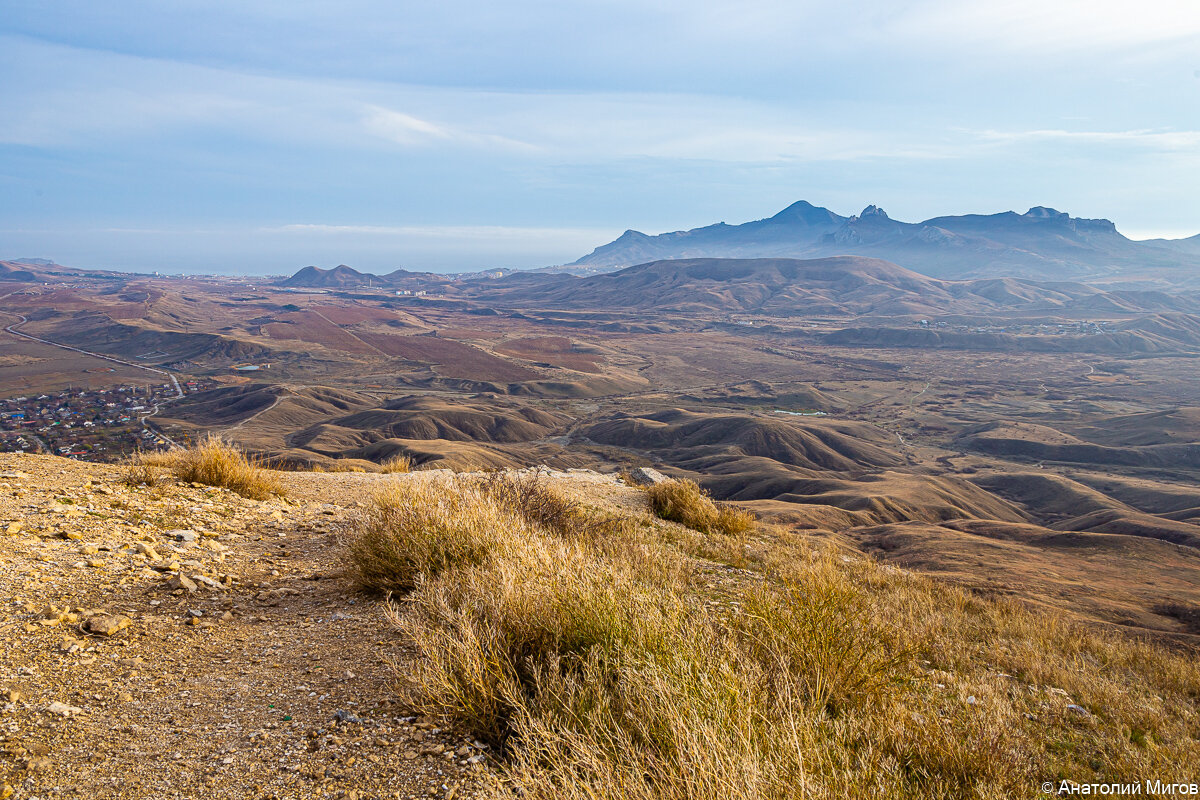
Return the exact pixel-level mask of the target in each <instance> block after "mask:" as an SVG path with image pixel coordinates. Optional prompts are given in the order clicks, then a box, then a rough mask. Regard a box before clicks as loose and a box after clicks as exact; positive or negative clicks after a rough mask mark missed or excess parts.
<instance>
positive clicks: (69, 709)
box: [46, 700, 83, 717]
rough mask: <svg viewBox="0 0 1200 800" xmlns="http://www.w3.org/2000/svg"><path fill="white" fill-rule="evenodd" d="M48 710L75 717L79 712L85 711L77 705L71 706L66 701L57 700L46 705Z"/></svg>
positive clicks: (61, 715) (62, 715) (59, 714)
mask: <svg viewBox="0 0 1200 800" xmlns="http://www.w3.org/2000/svg"><path fill="white" fill-rule="evenodd" d="M46 710H47V711H49V712H50V713H51V714H57V715H58V716H60V717H74V716H76V715H77V714H82V713H83V709H82V708H78V707H77V706H69V705H67V704H66V703H60V702H58V701H57V700H55V701H54V702H53V703H51V704H50V705H48V706H46Z"/></svg>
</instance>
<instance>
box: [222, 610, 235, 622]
mask: <svg viewBox="0 0 1200 800" xmlns="http://www.w3.org/2000/svg"><path fill="white" fill-rule="evenodd" d="M221 622H233V612H232V611H226V612H225V613H224V614H222V615H221Z"/></svg>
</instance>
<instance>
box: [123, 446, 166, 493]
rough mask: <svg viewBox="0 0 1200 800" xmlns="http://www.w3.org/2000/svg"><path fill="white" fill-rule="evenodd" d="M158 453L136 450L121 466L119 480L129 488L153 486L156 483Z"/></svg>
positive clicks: (159, 459)
mask: <svg viewBox="0 0 1200 800" xmlns="http://www.w3.org/2000/svg"><path fill="white" fill-rule="evenodd" d="M160 461H161V458H160V454H158V453H144V452H142V451H141V450H139V451H137V452H136V453H134V454H133V455H131V456H130V457H129V459H128V460H127V461H126V462H125V463H124V464H123V465H122V467H121V482H122V483H124V484H125V485H126V486H128V487H129V488H131V489H136V488H142V487H146V488H153V487H155V486H157V485H158V480H159V476H158V470H157V469H156V467H157V466H159V464H158V463H157V462H160Z"/></svg>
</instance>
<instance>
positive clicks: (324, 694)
mask: <svg viewBox="0 0 1200 800" xmlns="http://www.w3.org/2000/svg"><path fill="white" fill-rule="evenodd" d="M578 477H579V478H580V479H581V480H582V481H583V484H586V485H583V484H581V491H582V492H583V493H585V494H587V495H588V496H594V495H596V494H597V493H604V492H608V493H610V494H613V495H617V494H620V492H619V490H618V489H617V487H616V485H615V481H613V480H612V479H611V478H602V477H601V476H596V475H594V474H592V475H591V476H590V477H585V476H583V475H580V476H578ZM122 478H123V473H122V470H121V468H118V467H113V466H106V465H89V464H82V463H78V462H74V461H70V460H67V459H60V458H54V457H49V456H29V455H0V547H2V548H3V556H2V557H0V604H2V605H0V646H2V647H3V651H4V658H3V659H2V660H0V800H7V798H10V797H11V798H54V797H87V798H106V797H122V798H135V797H138V798H141V797H145V798H150V797H153V798H195V797H228V798H292V797H295V798H301V797H303V798H313V797H339V798H360V799H361V800H366V798H415V797H429V796H434V797H469V796H472V795H474V794H476V793H477V791H478V789H479V787H480V786H481V785H482V783H483V778H484V776H485V774H486V773H487V771H488V770H489V768H490V762H489V755H490V754H489V752H488V750H487V748H486V747H485V746H483V745H481V744H477V743H475V742H472V741H470V740H467V739H465V738H464V737H463V736H461V735H455V734H454V733H452V732H450V731H444V730H440V729H439V728H438V727H437V725H436V723H435V722H434V721H433V720H426V719H420V718H414V717H412V716H409V715H408V714H407V713H406V710H405V709H404V708H402V707H400V706H398V705H397V704H395V702H394V701H393V700H392V698H393V696H394V692H393V691H392V687H391V684H392V683H393V682H394V681H395V680H396V675H397V671H398V670H400V671H402V670H404V669H405V659H406V658H412V656H411V655H406V652H405V649H404V646H403V642H401V641H400V640H399V638H398V636H397V635H396V634H395V633H394V632H393V631H392V630H391V628H390V626H389V624H388V622H387V619H386V614H385V610H386V609H385V608H384V604H383V602H382V601H378V600H372V599H369V598H364V597H362V596H361V595H356V594H354V593H353V592H352V591H351V590H350V588H349V587H348V586H347V585H346V584H345V582H344V581H343V580H342V579H341V578H340V576H339V563H338V559H339V552H340V551H339V546H338V541H339V537H340V536H341V535H343V533H344V532H345V530H346V528H347V526H348V525H350V524H351V523H352V521H353V519H354V516H355V514H356V510H357V509H358V508H361V506H362V504H363V503H364V502H366V501H367V500H369V498H370V496H371V495H372V494H373V493H374V491H376V490H377V489H378V488H379V487H380V486H381V485H382V482H384V481H388V480H413V479H419V480H426V479H436V476H434V477H432V478H431V477H429V476H427V475H423V474H418V475H414V476H384V475H366V474H324V475H313V474H299V473H296V474H291V473H284V474H281V480H282V481H283V482H284V483H285V484H286V488H287V499H285V500H280V499H272V500H268V501H264V502H257V501H253V500H246V499H244V498H241V497H239V496H237V495H235V494H233V493H231V492H228V491H226V490H223V489H214V488H211V487H204V486H199V485H180V484H179V483H178V482H175V481H173V480H164V481H162V482H160V483H159V484H158V485H156V486H153V487H147V486H132V487H131V486H126V485H125V484H124V483H123V482H122ZM626 491H628V490H626Z"/></svg>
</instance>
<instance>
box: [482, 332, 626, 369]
mask: <svg viewBox="0 0 1200 800" xmlns="http://www.w3.org/2000/svg"><path fill="white" fill-rule="evenodd" d="M496 352H498V353H504V354H505V355H510V356H516V357H517V358H524V359H526V360H528V361H544V362H546V363H548V364H553V365H554V366H556V367H562V368H563V369H573V370H575V371H576V372H590V373H597V374H598V373H600V372H601V369H600V364H601V363H602V362H603V361H604V359H603V357H602V356H600V355H597V354H593V353H581V352H578V351H577V350H576V349H575V348H574V346H573V345H572V344H571V340H570V339H567V338H565V337H562V336H531V337H527V338H524V339H510V340H509V341H507V342H504V343H503V344H499V345H497V346H496Z"/></svg>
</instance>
